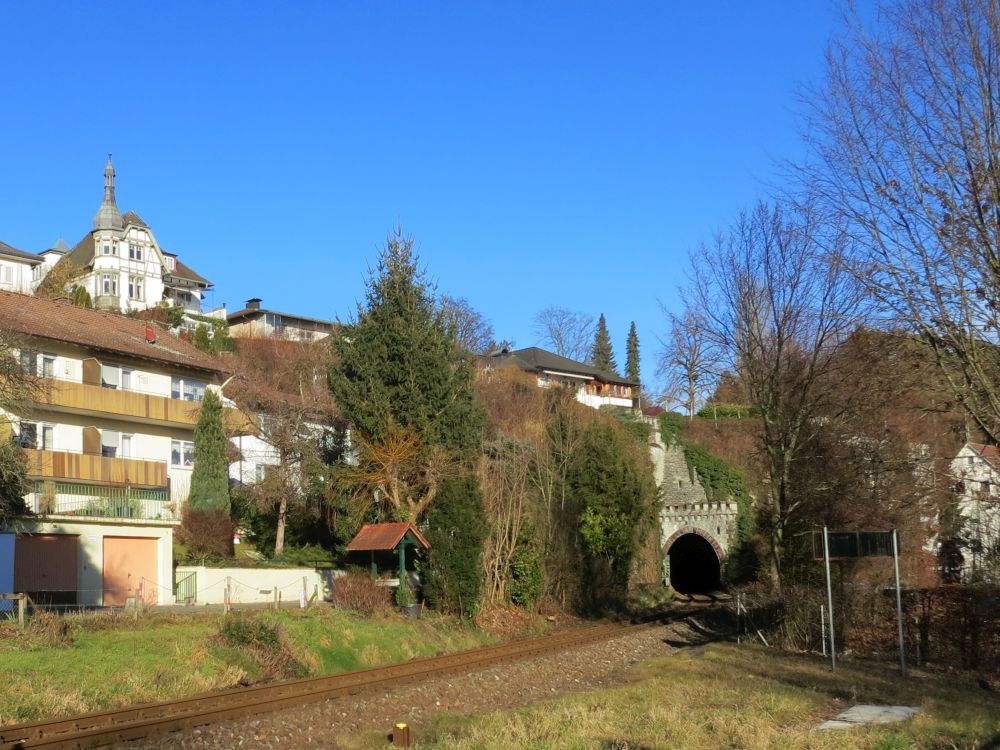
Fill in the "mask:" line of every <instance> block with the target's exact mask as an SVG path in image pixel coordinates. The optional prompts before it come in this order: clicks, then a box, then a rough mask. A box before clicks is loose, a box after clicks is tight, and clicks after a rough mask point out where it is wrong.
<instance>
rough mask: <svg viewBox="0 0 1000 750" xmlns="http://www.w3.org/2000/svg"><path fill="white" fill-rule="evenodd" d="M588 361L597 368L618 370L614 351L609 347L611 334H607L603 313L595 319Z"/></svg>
mask: <svg viewBox="0 0 1000 750" xmlns="http://www.w3.org/2000/svg"><path fill="white" fill-rule="evenodd" d="M590 363H591V364H592V365H593V366H594V367H596V368H597V369H598V370H605V371H607V372H618V365H617V364H615V353H614V350H613V349H612V348H611V336H609V335H608V323H607V321H606V320H605V319H604V313H601V317H600V318H599V319H598V321H597V333H595V334H594V347H593V349H591V353H590Z"/></svg>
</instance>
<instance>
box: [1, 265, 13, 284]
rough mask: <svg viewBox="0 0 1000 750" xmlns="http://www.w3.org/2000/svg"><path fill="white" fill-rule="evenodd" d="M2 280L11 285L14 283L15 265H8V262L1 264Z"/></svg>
mask: <svg viewBox="0 0 1000 750" xmlns="http://www.w3.org/2000/svg"><path fill="white" fill-rule="evenodd" d="M0 281H3V283H4V284H10V285H12V284H13V283H14V266H8V265H7V264H6V263H4V264H0Z"/></svg>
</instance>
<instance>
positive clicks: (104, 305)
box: [53, 154, 212, 313]
mask: <svg viewBox="0 0 1000 750" xmlns="http://www.w3.org/2000/svg"><path fill="white" fill-rule="evenodd" d="M53 250H56V248H53ZM64 264H69V265H70V266H71V267H72V270H73V271H74V272H75V273H76V274H78V276H76V277H75V278H74V279H73V281H72V283H73V284H75V285H78V286H81V287H83V288H84V289H86V290H87V292H88V293H89V294H90V297H91V299H92V300H93V302H94V304H95V306H96V307H98V308H100V309H103V310H116V311H119V312H129V311H133V310H146V309H148V308H150V307H155V306H157V305H159V304H160V303H162V302H166V303H167V304H169V305H170V306H176V307H182V308H184V309H185V310H187V311H190V312H194V313H198V312H200V311H201V302H202V299H203V298H204V295H205V292H206V291H207V290H208V289H209V288H210V287H211V286H212V282H210V281H209V280H208V279H206V278H204V277H203V276H201V275H200V274H198V273H197V272H196V271H194V270H193V269H191V268H189V267H188V266H186V265H185V264H184V263H182V262H181V260H180V259H179V258H178V257H177V255H176V254H175V253H170V252H167V251H166V250H165V249H163V248H162V247H161V246H160V244H159V242H158V241H157V239H156V237H155V235H154V234H153V230H152V229H150V227H149V226H148V225H147V224H146V222H144V221H143V220H142V219H141V218H140V217H139V215H138V214H136V213H134V212H132V211H128V212H126V213H124V214H123V213H121V211H119V210H118V203H117V200H116V199H115V168H114V166H113V165H112V163H111V155H110V154H109V155H108V163H107V165H106V166H105V168H104V198H103V200H102V201H101V205H100V207H99V208H98V210H97V214H96V215H95V216H94V224H93V229H92V230H91V231H90V232H88V233H87V234H86V235H85V236H84V237H83V239H81V240H80V241H79V242H78V243H77V244H76V246H75V247H73V248H72V249H71V250H69V251H68V252H64V253H62V254H61V257H60V258H58V260H57V262H56V263H55V264H54V265H53V270H55V269H56V268H59V267H60V266H63V265H64Z"/></svg>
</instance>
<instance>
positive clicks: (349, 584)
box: [333, 571, 392, 615]
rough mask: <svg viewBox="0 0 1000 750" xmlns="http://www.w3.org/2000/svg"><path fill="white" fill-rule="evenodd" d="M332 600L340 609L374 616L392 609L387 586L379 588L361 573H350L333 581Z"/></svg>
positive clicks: (369, 577)
mask: <svg viewBox="0 0 1000 750" xmlns="http://www.w3.org/2000/svg"><path fill="white" fill-rule="evenodd" d="M333 600H334V602H335V603H336V605H337V606H338V607H340V608H341V609H353V610H354V611H355V612H360V613H361V614H363V615H374V614H377V613H380V612H388V611H389V610H390V609H392V597H391V594H390V592H389V588H388V587H387V586H379V585H378V584H377V583H375V581H373V580H372V578H371V576H370V575H368V574H367V573H365V572H363V571H352V572H350V573H348V574H347V575H345V576H340V577H338V578H335V579H334V580H333Z"/></svg>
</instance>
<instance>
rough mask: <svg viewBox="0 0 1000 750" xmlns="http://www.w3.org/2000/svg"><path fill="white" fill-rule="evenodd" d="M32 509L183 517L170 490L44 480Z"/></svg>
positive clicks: (102, 515)
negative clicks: (171, 496) (170, 494)
mask: <svg viewBox="0 0 1000 750" xmlns="http://www.w3.org/2000/svg"><path fill="white" fill-rule="evenodd" d="M34 506H35V507H33V508H32V510H33V511H34V512H35V513H37V514H39V515H60V516H77V517H80V518H134V519H141V520H144V521H175V520H177V519H179V518H180V514H179V512H178V509H177V507H176V505H175V504H174V503H172V502H170V496H169V494H168V492H167V490H145V489H135V488H132V487H114V486H101V485H92V484H73V483H71V482H53V481H50V480H42V481H39V482H37V483H36V485H35V502H34Z"/></svg>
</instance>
